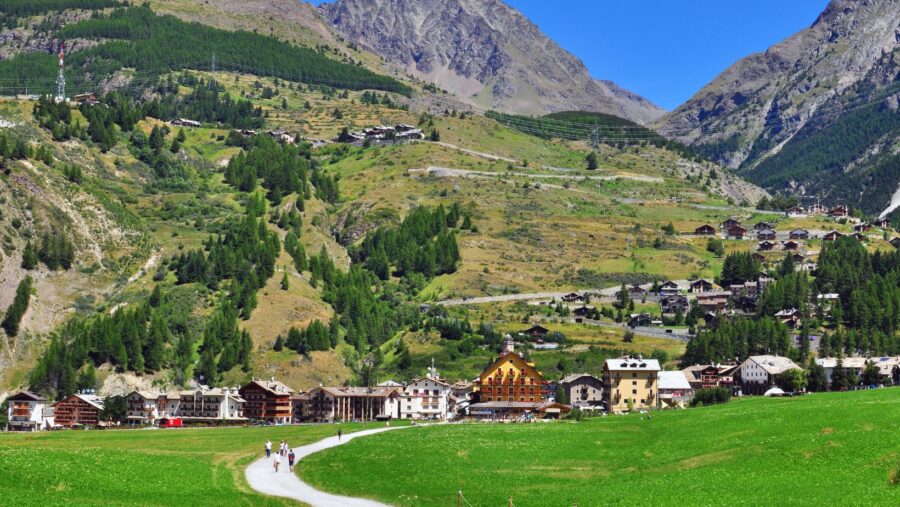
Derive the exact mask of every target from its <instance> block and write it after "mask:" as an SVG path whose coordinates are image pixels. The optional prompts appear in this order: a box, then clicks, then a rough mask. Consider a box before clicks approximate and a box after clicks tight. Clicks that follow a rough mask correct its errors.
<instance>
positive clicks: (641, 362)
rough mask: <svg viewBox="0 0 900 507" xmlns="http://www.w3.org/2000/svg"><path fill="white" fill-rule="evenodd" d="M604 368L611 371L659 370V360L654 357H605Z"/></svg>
mask: <svg viewBox="0 0 900 507" xmlns="http://www.w3.org/2000/svg"><path fill="white" fill-rule="evenodd" d="M606 369H608V370H611V371H660V369H661V368H660V367H659V361H657V360H656V359H638V358H633V357H626V358H622V359H607V360H606Z"/></svg>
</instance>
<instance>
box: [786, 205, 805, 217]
mask: <svg viewBox="0 0 900 507" xmlns="http://www.w3.org/2000/svg"><path fill="white" fill-rule="evenodd" d="M787 214H788V216H792V217H799V216H803V215H806V208H804V207H803V206H794V207H793V208H788V210H787Z"/></svg>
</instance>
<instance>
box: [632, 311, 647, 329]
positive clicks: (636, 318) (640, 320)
mask: <svg viewBox="0 0 900 507" xmlns="http://www.w3.org/2000/svg"><path fill="white" fill-rule="evenodd" d="M652 325H653V317H651V316H650V315H649V314H647V313H636V314H634V315H631V316H630V317H629V318H628V327H632V328H634V327H647V326H652Z"/></svg>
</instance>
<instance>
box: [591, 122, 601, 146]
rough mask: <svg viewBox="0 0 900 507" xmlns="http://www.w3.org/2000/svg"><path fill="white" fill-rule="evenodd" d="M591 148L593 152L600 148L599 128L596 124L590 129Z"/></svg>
mask: <svg viewBox="0 0 900 507" xmlns="http://www.w3.org/2000/svg"><path fill="white" fill-rule="evenodd" d="M591 146H593V147H594V150H597V149H599V148H600V126H599V125H597V124H594V126H593V127H592V128H591Z"/></svg>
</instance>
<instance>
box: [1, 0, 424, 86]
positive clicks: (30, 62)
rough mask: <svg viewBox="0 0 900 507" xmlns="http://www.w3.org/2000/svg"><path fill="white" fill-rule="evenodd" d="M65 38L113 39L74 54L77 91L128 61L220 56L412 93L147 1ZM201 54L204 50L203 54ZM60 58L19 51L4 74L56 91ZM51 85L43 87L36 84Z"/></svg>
mask: <svg viewBox="0 0 900 507" xmlns="http://www.w3.org/2000/svg"><path fill="white" fill-rule="evenodd" d="M57 36H58V37H59V38H62V39H73V38H88V39H113V40H112V41H109V42H104V43H101V44H99V45H97V46H94V47H91V48H88V49H85V50H82V51H78V52H75V53H72V54H71V55H67V58H66V62H67V65H69V66H70V68H77V69H79V72H80V73H81V74H83V75H84V76H87V77H89V79H88V78H85V79H78V80H73V83H72V87H73V90H74V91H76V92H80V91H89V90H90V89H92V88H95V87H96V85H97V84H98V83H99V82H100V80H102V79H104V78H106V77H108V76H109V75H110V74H111V73H113V72H116V71H118V70H120V69H121V68H123V67H128V68H135V69H137V70H138V71H144V70H157V69H166V68H168V69H175V68H208V67H209V60H208V59H209V55H212V54H215V55H216V57H217V61H218V62H219V68H220V69H226V68H230V67H233V68H234V70H240V71H243V72H247V73H251V74H256V75H259V76H275V77H278V78H281V79H287V80H290V81H295V82H303V83H310V84H321V85H330V86H334V87H339V88H345V89H351V90H361V89H376V90H384V91H392V92H396V93H402V94H409V93H410V88H409V87H408V86H406V85H404V84H402V83H400V82H399V81H397V80H395V79H393V78H391V77H388V76H383V75H380V74H376V73H374V72H372V71H369V70H367V69H365V68H363V67H361V66H358V65H351V64H347V63H342V62H339V61H337V60H334V59H332V58H329V57H327V56H326V55H325V54H323V53H321V52H318V51H315V50H313V49H310V48H305V47H298V46H294V45H291V44H288V43H286V42H282V41H280V40H278V39H275V38H272V37H266V36H263V35H259V34H257V33H251V32H245V31H237V32H230V31H226V30H220V29H217V28H212V27H210V26H206V25H202V24H199V23H187V22H184V21H181V20H179V19H178V18H175V17H174V16H169V15H165V16H157V15H155V14H154V13H153V11H152V10H151V9H150V7H149V6H147V5H146V4H145V5H143V6H140V7H129V8H122V9H116V10H114V11H113V12H112V13H111V14H110V15H109V16H95V17H94V18H92V19H89V20H85V21H81V22H77V23H72V24H69V25H66V26H65V27H63V28H62V30H60V31H59V33H58V34H57ZM198 55H202V56H201V58H200V59H199V60H198ZM55 75H56V58H55V56H53V55H48V54H42V53H27V54H20V55H18V56H16V57H15V58H12V59H10V60H7V61H4V62H0V78H2V79H3V80H4V81H5V82H16V81H19V82H20V84H18V85H16V86H15V87H13V88H14V89H12V88H11V89H10V90H9V91H8V93H24V92H25V84H26V83H28V82H30V83H31V86H30V88H29V89H30V90H34V91H37V92H38V93H48V92H50V91H52V89H53V81H52V79H48V76H55ZM39 83H44V88H46V89H44V90H36V88H38V84H39Z"/></svg>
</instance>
